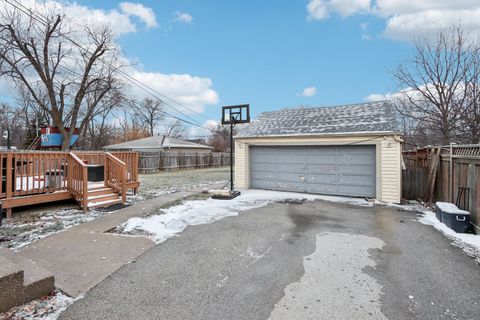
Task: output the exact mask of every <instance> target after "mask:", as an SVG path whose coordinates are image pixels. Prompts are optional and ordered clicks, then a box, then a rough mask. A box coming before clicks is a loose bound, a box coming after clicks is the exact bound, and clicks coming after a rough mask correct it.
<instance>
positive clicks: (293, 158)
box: [277, 153, 305, 164]
mask: <svg viewBox="0 0 480 320" xmlns="http://www.w3.org/2000/svg"><path fill="white" fill-rule="evenodd" d="M277 163H279V164H295V163H305V155H299V154H288V153H285V154H283V155H278V159H277Z"/></svg>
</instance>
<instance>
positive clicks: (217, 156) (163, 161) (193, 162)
mask: <svg viewBox="0 0 480 320" xmlns="http://www.w3.org/2000/svg"><path fill="white" fill-rule="evenodd" d="M229 164H230V154H229V153H225V152H205V153H203V152H171V151H168V152H167V151H157V152H140V153H139V160H138V169H139V170H140V171H141V172H143V173H150V172H157V171H166V170H180V169H201V168H210V167H220V166H225V165H229Z"/></svg>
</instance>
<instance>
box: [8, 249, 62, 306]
mask: <svg viewBox="0 0 480 320" xmlns="http://www.w3.org/2000/svg"><path fill="white" fill-rule="evenodd" d="M0 265H1V266H2V268H1V271H0V287H1V288H2V290H0V312H4V311H7V310H8V309H10V308H12V307H15V306H18V305H21V304H24V303H27V302H29V301H31V300H34V299H38V298H40V297H42V296H45V295H47V294H49V293H50V292H52V291H53V290H54V288H55V287H54V282H55V281H54V277H53V275H52V274H51V273H50V272H48V271H46V270H45V269H43V268H41V267H40V266H38V265H37V264H35V262H33V261H31V260H28V259H25V258H23V257H20V256H19V255H18V254H17V253H15V252H13V251H11V250H9V249H4V248H1V249H0Z"/></svg>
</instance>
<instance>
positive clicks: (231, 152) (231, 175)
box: [230, 116, 235, 192]
mask: <svg viewBox="0 0 480 320" xmlns="http://www.w3.org/2000/svg"><path fill="white" fill-rule="evenodd" d="M234 121H235V119H234V117H232V116H230V191H232V192H233V123H234Z"/></svg>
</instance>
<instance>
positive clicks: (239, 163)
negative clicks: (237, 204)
mask: <svg viewBox="0 0 480 320" xmlns="http://www.w3.org/2000/svg"><path fill="white" fill-rule="evenodd" d="M247 152H248V147H247V146H246V145H245V144H244V143H241V142H239V141H235V176H234V184H235V187H236V188H240V189H246V188H248V180H247V176H248V161H247V159H248V156H247Z"/></svg>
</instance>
